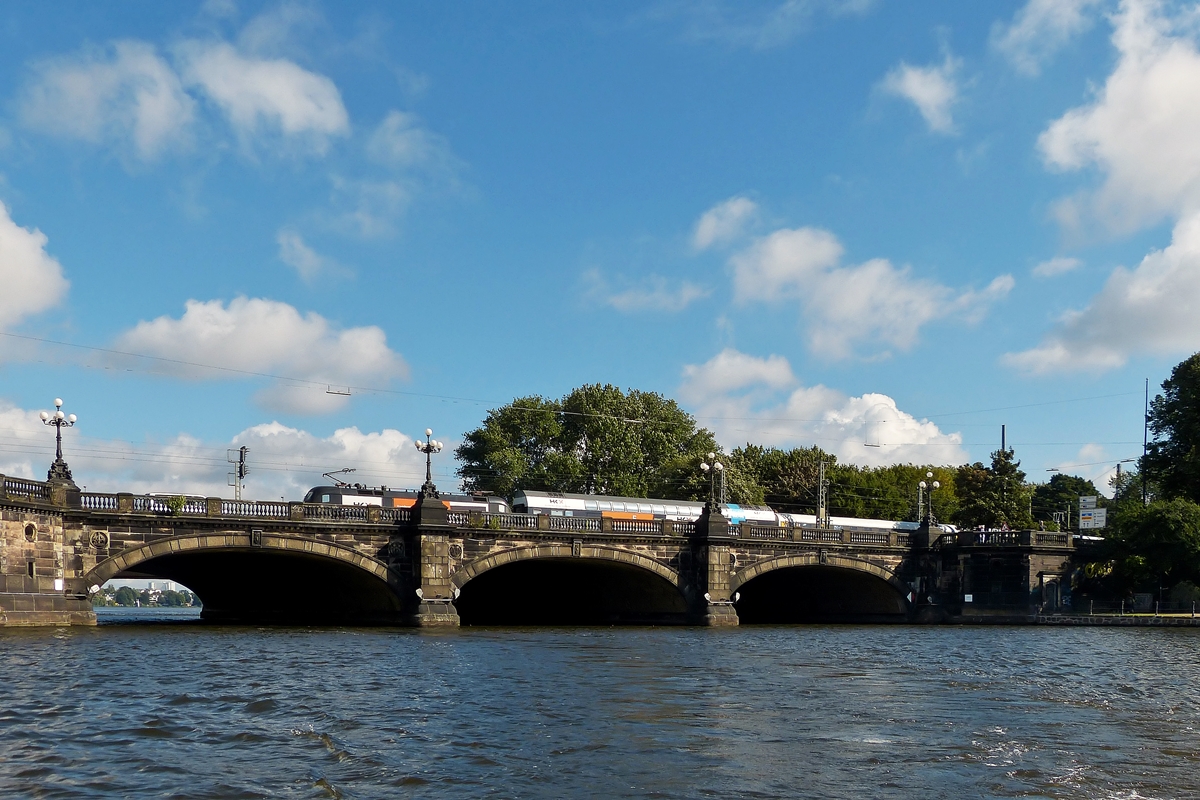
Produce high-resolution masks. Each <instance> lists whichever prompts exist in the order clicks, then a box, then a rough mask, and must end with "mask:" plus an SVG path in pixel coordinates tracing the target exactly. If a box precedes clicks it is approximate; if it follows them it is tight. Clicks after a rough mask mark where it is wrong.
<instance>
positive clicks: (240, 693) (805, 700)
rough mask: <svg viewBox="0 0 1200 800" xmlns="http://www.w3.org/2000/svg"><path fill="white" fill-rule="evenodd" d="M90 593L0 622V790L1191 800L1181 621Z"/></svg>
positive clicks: (1190, 642)
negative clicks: (513, 623) (274, 610)
mask: <svg viewBox="0 0 1200 800" xmlns="http://www.w3.org/2000/svg"><path fill="white" fill-rule="evenodd" d="M101 611H102V612H108V613H107V614H105V615H104V616H103V617H102V619H103V620H104V621H105V622H106V623H107V624H103V625H101V626H100V627H98V628H94V629H79V628H76V629H66V628H63V629H42V630H25V631H20V630H4V631H0V687H2V688H3V695H2V700H0V795H2V796H5V797H20V796H29V797H87V796H91V797H112V796H120V795H125V796H145V795H163V796H172V797H268V796H269V797H280V796H282V797H406V796H411V797H455V798H457V797H479V796H496V797H557V796H595V797H606V796H623V797H703V796H710V797H779V796H788V797H797V796H802V797H856V798H857V797H898V798H899V797H903V798H911V797H947V798H949V797H954V798H958V797H979V796H997V797H1007V796H1046V797H1114V798H1134V797H1195V796H1200V771H1198V770H1197V762H1198V760H1200V756H1198V754H1200V733H1198V731H1197V728H1198V727H1200V695H1198V694H1197V691H1198V689H1197V687H1200V659H1198V658H1197V649H1198V646H1200V631H1196V630H1188V629H1179V630H1169V629H1167V630H1164V629H1112V628H1110V629H1095V628H1090V629H1087V628H988V627H974V628H973V627H870V626H863V627H852V626H844V627H762V628H754V627H743V628H738V629H732V630H705V629H695V628H649V629H637V628H634V629H628V628H623V629H622V628H616V629H614V628H581V629H567V628H558V629H533V628H505V629H500V628H494V629H463V630H457V631H449V632H440V633H430V632H421V631H412V630H390V629H345V630H342V629H320V628H317V629H307V628H233V627H211V626H206V625H201V624H196V623H193V622H189V621H188V620H187V618H186V617H187V615H189V614H192V613H193V612H190V611H181V612H175V613H173V614H172V613H171V612H166V613H164V612H155V611H147V610H142V612H141V613H140V614H131V613H130V612H121V611H115V612H114V611H110V610H108V609H101ZM164 620H165V621H164Z"/></svg>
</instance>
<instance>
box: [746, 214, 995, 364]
mask: <svg viewBox="0 0 1200 800" xmlns="http://www.w3.org/2000/svg"><path fill="white" fill-rule="evenodd" d="M843 251H844V250H843V247H842V245H841V242H839V241H838V239H837V237H836V236H834V235H833V234H832V233H830V232H829V231H825V230H821V229H818V228H797V229H786V228H785V229H782V230H778V231H775V232H774V233H772V234H771V235H769V236H766V237H764V238H762V239H759V240H758V241H756V242H755V243H754V244H753V245H751V246H750V247H749V248H747V249H746V250H744V251H742V252H740V253H737V254H735V255H734V256H733V257H732V258H731V259H730V267H731V268H732V270H733V284H734V298H735V300H736V301H737V302H739V303H748V302H751V301H761V302H766V303H783V302H794V303H798V304H799V305H800V307H801V308H802V309H803V312H804V317H805V321H806V323H807V328H808V339H809V347H810V349H811V350H812V351H813V352H814V353H818V354H820V355H822V356H824V357H826V358H834V359H838V358H846V357H849V356H850V355H852V354H853V352H854V350H855V346H856V345H858V344H860V343H865V342H870V343H882V344H883V345H884V346H886V347H895V348H897V349H900V350H908V349H910V348H912V347H913V346H914V345H915V344H916V342H917V339H918V335H919V333H920V329H921V327H922V326H924V325H926V324H927V323H929V322H932V321H934V320H937V319H944V318H948V317H959V318H962V319H965V320H967V321H976V320H978V319H979V318H981V317H982V315H983V314H984V313H986V310H987V308H988V307H989V306H990V305H991V304H992V303H994V302H996V301H997V300H999V299H1001V298H1003V297H1005V296H1006V295H1007V294H1008V293H1009V291H1011V290H1012V287H1013V285H1014V281H1013V278H1012V276H1011V275H1001V276H999V277H997V278H996V279H994V280H993V281H992V282H991V283H990V284H989V285H988V286H987V287H986V288H984V289H983V290H979V291H976V290H954V289H951V288H950V287H948V286H943V285H942V284H939V283H936V282H934V281H930V280H924V279H921V278H915V277H913V275H912V270H911V269H910V268H909V267H907V266H905V267H896V266H895V265H893V264H892V263H891V262H890V261H888V260H887V259H881V258H877V259H872V260H870V261H867V262H864V263H862V264H858V265H854V266H841V265H840V261H841V257H842V253H843Z"/></svg>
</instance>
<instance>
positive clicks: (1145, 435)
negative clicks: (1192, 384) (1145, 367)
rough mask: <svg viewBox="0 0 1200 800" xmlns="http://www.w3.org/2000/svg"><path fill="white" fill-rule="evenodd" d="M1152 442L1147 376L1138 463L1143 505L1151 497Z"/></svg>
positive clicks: (1147, 502)
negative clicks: (1148, 460)
mask: <svg viewBox="0 0 1200 800" xmlns="http://www.w3.org/2000/svg"><path fill="white" fill-rule="evenodd" d="M1149 444H1150V379H1149V378H1146V405H1145V406H1144V408H1143V411H1142V463H1140V464H1138V470H1139V471H1140V472H1141V473H1142V505H1143V506H1145V505H1149V504H1150V501H1149V497H1148V496H1147V493H1146V450H1147V449H1148V447H1149Z"/></svg>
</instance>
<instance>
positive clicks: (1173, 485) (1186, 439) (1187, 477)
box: [1139, 353, 1200, 503]
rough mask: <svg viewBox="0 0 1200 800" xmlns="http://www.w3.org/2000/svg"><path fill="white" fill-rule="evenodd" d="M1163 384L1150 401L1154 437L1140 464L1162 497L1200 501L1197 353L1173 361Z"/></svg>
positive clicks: (1199, 366) (1199, 360)
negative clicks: (1156, 395)
mask: <svg viewBox="0 0 1200 800" xmlns="http://www.w3.org/2000/svg"><path fill="white" fill-rule="evenodd" d="M1162 388H1163V393H1162V394H1161V395H1159V396H1158V397H1155V398H1154V400H1153V401H1152V402H1151V403H1150V413H1149V415H1148V416H1147V422H1148V423H1149V426H1150V431H1151V432H1152V433H1153V434H1154V441H1152V442H1150V443H1149V445H1148V447H1147V450H1146V455H1145V456H1144V457H1143V458H1142V459H1141V464H1140V465H1139V467H1140V469H1141V470H1142V471H1143V472H1145V473H1146V476H1147V477H1148V478H1149V479H1150V480H1152V481H1154V483H1155V485H1156V487H1157V489H1158V491H1159V492H1161V494H1162V496H1163V497H1164V498H1168V499H1170V498H1177V497H1184V498H1187V499H1189V500H1191V501H1192V502H1194V503H1200V353H1196V354H1195V355H1193V356H1192V357H1191V358H1188V359H1186V360H1184V361H1182V362H1180V363H1179V364H1178V365H1176V367H1175V369H1173V370H1171V377H1169V378H1167V379H1166V380H1165V381H1163V384H1162Z"/></svg>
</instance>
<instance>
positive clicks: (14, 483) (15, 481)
mask: <svg viewBox="0 0 1200 800" xmlns="http://www.w3.org/2000/svg"><path fill="white" fill-rule="evenodd" d="M4 493H5V494H6V495H7V496H8V497H24V498H28V499H29V500H49V499H50V487H49V486H48V485H47V484H45V483H42V482H41V481H27V480H24V479H23V478H9V477H8V476H5V478H4Z"/></svg>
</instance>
